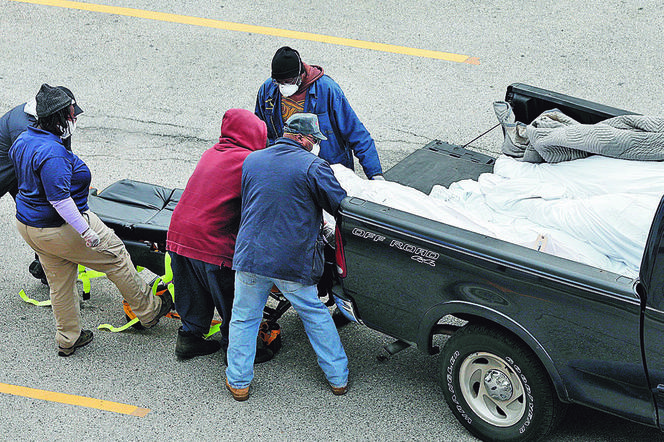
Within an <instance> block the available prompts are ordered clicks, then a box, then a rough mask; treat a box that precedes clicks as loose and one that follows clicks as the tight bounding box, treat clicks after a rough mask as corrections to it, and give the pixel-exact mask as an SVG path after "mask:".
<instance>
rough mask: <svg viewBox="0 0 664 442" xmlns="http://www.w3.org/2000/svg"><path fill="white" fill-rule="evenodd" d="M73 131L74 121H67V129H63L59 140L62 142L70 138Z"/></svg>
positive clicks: (74, 127)
mask: <svg viewBox="0 0 664 442" xmlns="http://www.w3.org/2000/svg"><path fill="white" fill-rule="evenodd" d="M75 130H76V121H72V120H67V127H65V130H64V131H63V132H62V135H61V136H60V138H62V139H63V140H64V139H65V138H69V137H71V135H72V134H73V133H74V131H75Z"/></svg>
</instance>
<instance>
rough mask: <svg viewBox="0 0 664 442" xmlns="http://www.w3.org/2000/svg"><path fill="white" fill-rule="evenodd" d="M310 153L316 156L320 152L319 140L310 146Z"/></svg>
mask: <svg viewBox="0 0 664 442" xmlns="http://www.w3.org/2000/svg"><path fill="white" fill-rule="evenodd" d="M311 153H312V154H314V155H316V156H318V154H319V153H320V141H317V142H316V144H314V145H313V146H311Z"/></svg>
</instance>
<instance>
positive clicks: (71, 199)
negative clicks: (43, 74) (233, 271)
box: [9, 84, 173, 356]
mask: <svg viewBox="0 0 664 442" xmlns="http://www.w3.org/2000/svg"><path fill="white" fill-rule="evenodd" d="M36 101H37V106H36V108H37V109H36V110H37V122H36V123H35V126H28V129H27V130H26V131H25V132H23V133H22V134H21V135H19V137H18V138H17V139H16V141H15V142H14V144H13V145H12V147H11V149H9V157H10V158H11V160H12V163H13V165H14V170H15V172H16V178H17V180H18V194H17V195H16V227H17V229H18V231H19V233H20V234H21V236H22V237H23V239H24V240H25V242H26V243H27V244H28V245H29V246H30V247H31V248H32V249H33V250H34V251H35V252H36V253H37V254H38V255H39V260H40V261H41V263H42V266H43V267H44V272H45V273H46V278H47V279H48V284H49V289H50V298H51V307H52V310H53V315H54V316H55V325H56V335H55V341H56V344H57V348H58V355H59V356H69V355H71V354H73V353H74V352H75V351H76V349H77V348H79V347H83V346H85V345H87V344H89V343H90V341H92V331H90V330H82V329H81V318H80V312H79V301H78V292H77V290H76V280H77V278H78V264H81V265H84V266H85V267H88V268H91V269H93V270H97V271H100V272H104V273H106V275H107V276H108V278H109V279H110V280H111V281H112V282H113V283H114V284H115V285H116V286H117V287H118V289H119V290H120V293H122V296H123V297H124V298H125V300H126V301H127V302H128V303H129V305H130V306H131V308H132V310H133V311H134V312H135V313H136V316H138V318H139V319H140V321H141V324H143V326H145V327H146V328H150V327H153V326H154V325H156V324H157V322H159V318H161V317H162V316H164V315H166V314H167V313H168V312H169V311H170V310H171V309H172V307H173V300H172V298H171V297H170V295H169V296H162V297H157V296H154V295H152V290H151V289H150V287H149V286H148V285H147V283H146V282H145V281H144V280H143V279H142V278H141V276H140V275H139V274H138V273H137V271H136V268H135V267H134V265H133V264H132V262H131V258H130V257H129V253H127V250H126V249H125V247H124V244H123V243H122V241H121V240H120V238H118V237H117V235H115V233H113V231H112V230H111V229H109V228H108V227H107V226H106V225H105V224H104V223H103V222H102V221H101V220H100V219H99V218H98V217H97V215H95V214H94V213H93V212H91V211H90V210H89V207H88V191H89V187H90V181H91V174H90V169H89V168H88V166H87V165H86V164H85V163H84V162H83V161H82V160H81V159H80V158H79V157H78V156H76V155H75V154H74V153H73V152H72V151H71V150H69V149H67V148H66V147H65V144H64V140H65V139H67V138H69V137H70V136H71V134H72V133H73V132H74V130H75V128H76V120H77V118H76V110H75V109H76V107H77V106H76V102H75V100H73V99H72V98H71V97H70V96H69V95H68V94H67V93H66V92H64V91H63V90H62V89H60V88H55V87H51V86H49V85H48V84H43V85H42V86H41V89H40V90H39V92H38V93H37V96H36Z"/></svg>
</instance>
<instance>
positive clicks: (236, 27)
mask: <svg viewBox="0 0 664 442" xmlns="http://www.w3.org/2000/svg"><path fill="white" fill-rule="evenodd" d="M10 1H14V2H19V3H33V4H36V5H45V6H57V7H60V8H68V9H80V10H82V11H92V12H102V13H105V14H114V15H124V16H127V17H138V18H145V19H149V20H158V21H165V22H171V23H181V24H186V25H193V26H203V27H207V28H215V29H225V30H227V31H236V32H248V33H253V34H262V35H272V36H274V37H284V38H293V39H297V40H308V41H317V42H320V43H329V44H334V45H339V46H350V47H353V48H360V49H370V50H373V51H382V52H392V53H395V54H404V55H412V56H414V57H424V58H435V59H439V60H447V61H453V62H456V63H467V64H475V65H477V64H480V61H479V59H478V58H477V57H470V56H468V55H461V54H452V53H450V52H439V51H431V50H428V49H417V48H409V47H406V46H397V45H391V44H385V43H375V42H371V41H362V40H353V39H351V38H343V37H333V36H330V35H321V34H312V33H309V32H300V31H289V30H286V29H278V28H269V27H266V26H254V25H245V24H241V23H233V22H229V21H221V20H212V19H208V18H199V17H190V16H187V15H178V14H168V13H165V12H156V11H146V10H142V9H133V8H122V7H118V6H106V5H97V4H94V3H82V2H72V1H67V0H10Z"/></svg>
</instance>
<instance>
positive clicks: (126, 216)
mask: <svg viewBox="0 0 664 442" xmlns="http://www.w3.org/2000/svg"><path fill="white" fill-rule="evenodd" d="M182 192H183V190H182V189H172V188H167V187H163V186H159V185H155V184H149V183H143V182H140V181H134V180H130V179H123V180H120V181H117V182H115V183H113V184H111V185H110V186H108V187H106V188H105V189H104V190H102V191H98V190H96V189H92V190H91V191H90V196H89V198H88V205H89V206H90V210H92V211H93V212H94V213H95V214H96V215H97V216H98V217H99V218H100V219H101V220H102V221H103V222H104V223H105V224H106V225H107V226H108V227H110V228H111V229H113V230H114V231H115V233H116V234H117V235H118V237H120V239H121V240H122V242H123V243H124V244H125V247H126V248H127V251H128V252H129V255H130V256H131V259H132V262H133V263H134V265H135V266H137V267H143V268H146V269H148V270H150V271H151V272H152V273H154V274H156V275H160V276H161V275H167V274H169V272H170V269H167V268H166V267H165V263H166V262H167V260H166V259H165V258H166V256H165V255H166V233H167V232H168V226H169V224H170V220H171V216H172V215H173V210H174V209H175V206H176V204H177V203H178V201H179V200H180V197H181V196H182ZM270 297H271V299H272V300H271V302H269V303H268V304H267V305H266V306H265V309H264V311H263V318H264V320H265V321H267V322H271V323H276V321H277V320H278V319H279V318H280V317H281V316H282V315H283V314H284V313H285V312H286V311H287V310H288V309H289V308H290V302H289V301H288V300H287V299H286V298H285V297H284V296H283V295H282V294H281V293H280V292H279V291H278V290H276V288H273V290H272V292H271V294H270Z"/></svg>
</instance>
